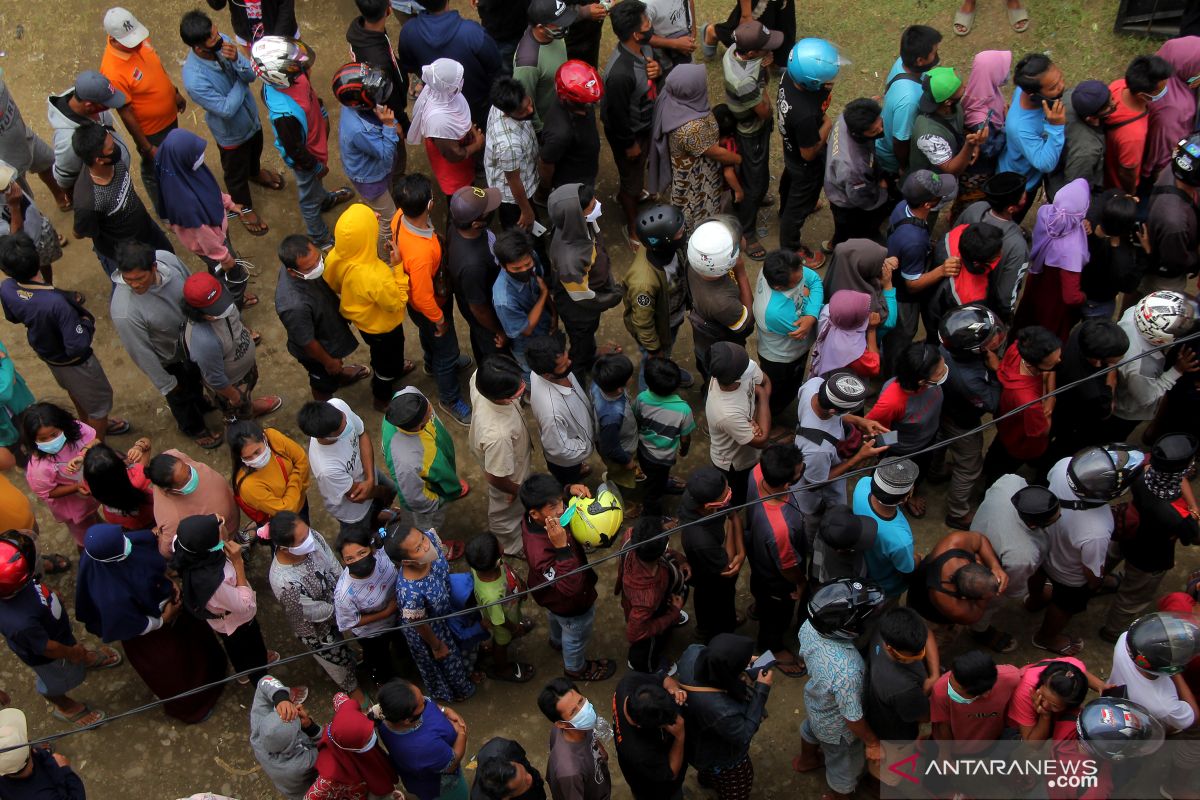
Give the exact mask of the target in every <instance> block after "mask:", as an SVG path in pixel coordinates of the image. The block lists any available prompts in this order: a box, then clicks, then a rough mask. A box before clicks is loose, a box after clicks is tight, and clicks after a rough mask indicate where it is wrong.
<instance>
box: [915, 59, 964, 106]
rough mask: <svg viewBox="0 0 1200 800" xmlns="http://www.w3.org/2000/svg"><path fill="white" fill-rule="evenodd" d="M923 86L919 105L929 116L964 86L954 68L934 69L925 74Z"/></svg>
mask: <svg viewBox="0 0 1200 800" xmlns="http://www.w3.org/2000/svg"><path fill="white" fill-rule="evenodd" d="M921 85H922V86H923V87H924V88H923V89H922V91H921V101H920V103H919V104H918V105H919V107H920V109H921V111H922V112H924V113H926V114H928V113H930V112H932V111H933V110H934V109H936V108H937V107H938V105H940V104H941V103H944V102H946V100H948V99H949V98H950V97H951V96H952V95H953V94H954V93H955V92H957V91H958V89H959V87H960V86H962V78H960V77H958V75H957V74H956V73H955V72H954V68H953V67H934V68H933V69H931V70H929V71H928V72H926V73H925V77H924V79H923V80H922V81H921Z"/></svg>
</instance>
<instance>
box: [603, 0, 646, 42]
mask: <svg viewBox="0 0 1200 800" xmlns="http://www.w3.org/2000/svg"><path fill="white" fill-rule="evenodd" d="M644 16H646V4H645V3H643V2H641V0H621V2H619V3H617V4H616V5H615V6H613V7H612V8H611V9H609V11H608V19H609V22H611V23H612V29H613V33H615V34H616V35H617V41H618V42H624V41H627V40H628V39H629V37H631V36H633V35H634V34H635V33H637V32H638V31H640V30H641V29H642V17H644Z"/></svg>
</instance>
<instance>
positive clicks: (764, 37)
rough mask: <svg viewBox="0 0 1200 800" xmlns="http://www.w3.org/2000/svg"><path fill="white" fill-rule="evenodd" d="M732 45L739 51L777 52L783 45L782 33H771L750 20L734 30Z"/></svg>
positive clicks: (758, 23) (771, 31)
mask: <svg viewBox="0 0 1200 800" xmlns="http://www.w3.org/2000/svg"><path fill="white" fill-rule="evenodd" d="M733 43H734V44H735V45H737V48H738V49H739V50H778V49H779V48H780V47H781V46H782V45H783V31H773V30H771V29H770V28H768V27H767V26H766V25H763V24H762V23H761V22H759V21H758V20H756V19H752V20H750V21H749V22H743V23H742V24H741V25H738V26H737V28H735V29H734V31H733Z"/></svg>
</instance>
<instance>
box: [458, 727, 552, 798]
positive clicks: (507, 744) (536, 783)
mask: <svg viewBox="0 0 1200 800" xmlns="http://www.w3.org/2000/svg"><path fill="white" fill-rule="evenodd" d="M496 757H499V758H503V759H506V760H508V761H515V762H516V763H518V764H520V765H521V766H523V767H524V768H525V770H526V771H527V772H528V773H529V774H530V775H532V776H533V784H532V785H531V786H530V787H529V791H527V792H525V793H524V794H519V795H517V796H515V797H513V798H512V800H546V786H545V784H544V783H543V781H542V776H541V773H539V772H538V771H537V770H536V769H534V768H533V765H532V764H530V763H529V758H528V756H526V755H525V748H524V747H521V745H520V744H519V743H517V742H514V741H513V740H512V739H503V738H501V737H499V736H497V737H496V738H494V739H489V740H488V741H487V743H486V744H485V745H484V746H483V747H481V748H479V752H478V753H476V755H475V762H476V763H477V764H480V765H482V764H483V762H485V761H487V760H488V759H489V758H496ZM490 797H491V796H490V795H488V794H486V793H485V792H484V791H483V788H482V787H481V786H479V780H478V778H477V779H476V781H475V784H474V785H473V786H472V787H471V800H490Z"/></svg>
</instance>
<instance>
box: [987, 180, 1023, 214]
mask: <svg viewBox="0 0 1200 800" xmlns="http://www.w3.org/2000/svg"><path fill="white" fill-rule="evenodd" d="M1024 195H1025V176H1023V175H1020V174H1018V173H1016V172H997V173H996V174H995V175H993V176H992V177H990V178H988V179H987V180H986V181H985V182H984V184H983V196H984V197H986V198H987V199H988V200H989V201H990V202H1002V203H1004V205H1005V207H1007V206H1015V205H1016V204H1017V203H1020V202H1021V198H1022V197H1023V196H1024Z"/></svg>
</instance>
